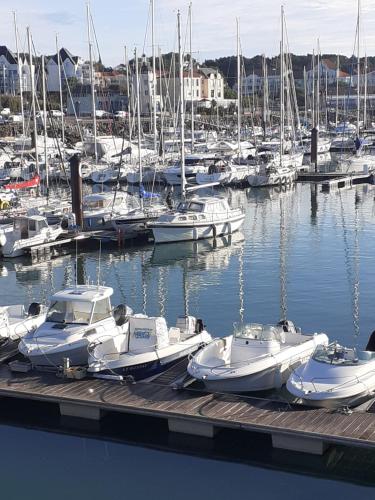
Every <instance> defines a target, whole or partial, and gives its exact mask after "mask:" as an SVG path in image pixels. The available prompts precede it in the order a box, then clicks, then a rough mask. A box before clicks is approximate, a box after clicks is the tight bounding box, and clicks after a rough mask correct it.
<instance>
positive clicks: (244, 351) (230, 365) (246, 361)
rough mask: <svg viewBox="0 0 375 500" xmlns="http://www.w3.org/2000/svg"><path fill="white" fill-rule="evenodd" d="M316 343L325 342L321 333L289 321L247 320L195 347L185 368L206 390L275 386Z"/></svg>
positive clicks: (254, 389)
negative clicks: (309, 332)
mask: <svg viewBox="0 0 375 500" xmlns="http://www.w3.org/2000/svg"><path fill="white" fill-rule="evenodd" d="M320 344H328V337H327V336H326V335H325V334H323V333H318V334H316V333H315V334H313V335H304V334H302V333H301V331H300V330H299V329H296V328H295V326H294V325H293V323H292V322H291V321H281V322H279V323H278V324H277V325H276V326H269V325H260V324H249V325H245V326H243V327H241V328H238V329H237V330H236V331H235V333H234V334H233V335H230V336H228V337H224V338H218V339H215V340H213V341H212V342H211V343H210V344H208V345H207V346H206V347H205V348H203V349H202V350H201V351H199V352H198V353H197V354H196V355H195V356H194V357H193V358H192V359H191V360H190V363H189V365H188V372H189V373H190V375H191V376H192V377H194V378H196V379H198V380H202V381H203V383H204V385H205V386H206V387H207V389H208V390H210V391H217V392H250V391H263V390H268V389H273V388H279V387H281V385H282V384H284V383H285V382H286V381H287V379H288V377H289V375H290V373H291V372H292V371H293V370H294V369H295V368H296V367H297V366H299V365H300V364H301V363H304V362H305V361H306V360H307V359H308V358H309V357H310V356H311V354H312V353H313V352H314V349H315V348H316V346H317V345H320Z"/></svg>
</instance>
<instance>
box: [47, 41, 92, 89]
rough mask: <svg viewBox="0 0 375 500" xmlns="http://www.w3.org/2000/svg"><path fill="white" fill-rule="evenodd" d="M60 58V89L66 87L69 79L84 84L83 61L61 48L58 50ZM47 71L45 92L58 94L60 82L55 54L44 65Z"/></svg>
mask: <svg viewBox="0 0 375 500" xmlns="http://www.w3.org/2000/svg"><path fill="white" fill-rule="evenodd" d="M59 58H60V74H61V83H62V88H63V89H64V88H65V87H66V82H67V81H68V82H69V80H70V79H74V80H76V81H77V83H80V84H83V83H85V82H84V72H83V64H84V61H83V59H81V58H80V57H78V56H73V55H72V54H71V53H70V52H69V51H68V50H67V49H65V48H61V49H60V50H59ZM46 71H47V91H48V92H59V90H60V82H59V64H58V56H57V53H56V54H55V55H53V56H50V57H49V58H48V60H47V63H46Z"/></svg>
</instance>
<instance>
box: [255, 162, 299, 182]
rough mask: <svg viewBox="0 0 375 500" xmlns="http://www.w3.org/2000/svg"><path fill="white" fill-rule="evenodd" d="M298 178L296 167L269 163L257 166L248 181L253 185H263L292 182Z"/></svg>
mask: <svg viewBox="0 0 375 500" xmlns="http://www.w3.org/2000/svg"><path fill="white" fill-rule="evenodd" d="M296 179H297V171H296V169H295V168H294V167H284V166H277V165H274V164H268V165H261V166H259V167H258V168H256V169H255V171H254V173H252V174H250V175H248V177H247V182H248V183H249V185H250V186H251V187H263V186H277V185H280V184H291V183H292V182H294V181H295V180H296Z"/></svg>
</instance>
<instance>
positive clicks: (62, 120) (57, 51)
mask: <svg viewBox="0 0 375 500" xmlns="http://www.w3.org/2000/svg"><path fill="white" fill-rule="evenodd" d="M56 55H57V69H58V72H59V92H60V111H61V140H62V143H63V145H64V144H65V130H64V106H63V93H62V81H61V57H60V51H59V45H58V42H57V35H56Z"/></svg>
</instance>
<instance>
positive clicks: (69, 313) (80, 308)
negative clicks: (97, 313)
mask: <svg viewBox="0 0 375 500" xmlns="http://www.w3.org/2000/svg"><path fill="white" fill-rule="evenodd" d="M91 311H92V303H91V302H84V301H76V302H70V301H64V300H61V301H60V300H57V301H56V302H54V303H53V304H52V305H51V306H50V308H49V309H48V313H47V319H46V321H48V322H52V323H63V324H64V323H66V324H79V325H88V324H89V321H90V316H91Z"/></svg>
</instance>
